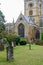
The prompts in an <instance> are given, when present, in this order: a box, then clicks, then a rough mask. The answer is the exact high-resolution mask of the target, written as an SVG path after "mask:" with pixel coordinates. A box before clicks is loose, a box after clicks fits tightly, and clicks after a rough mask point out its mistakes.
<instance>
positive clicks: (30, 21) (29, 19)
mask: <svg viewBox="0 0 43 65" xmlns="http://www.w3.org/2000/svg"><path fill="white" fill-rule="evenodd" d="M24 18H25V19H26V22H28V23H30V24H33V25H35V22H34V21H33V20H32V19H31V18H30V17H28V16H24Z"/></svg>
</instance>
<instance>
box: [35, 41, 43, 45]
mask: <svg viewBox="0 0 43 65" xmlns="http://www.w3.org/2000/svg"><path fill="white" fill-rule="evenodd" d="M35 44H36V45H43V40H36V42H35Z"/></svg>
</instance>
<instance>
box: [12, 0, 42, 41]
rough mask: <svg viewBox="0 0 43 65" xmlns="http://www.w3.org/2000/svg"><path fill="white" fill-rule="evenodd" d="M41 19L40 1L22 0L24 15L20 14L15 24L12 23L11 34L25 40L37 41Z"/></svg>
mask: <svg viewBox="0 0 43 65" xmlns="http://www.w3.org/2000/svg"><path fill="white" fill-rule="evenodd" d="M42 17H43V1H42V0H24V15H23V14H22V13H20V15H19V17H18V19H17V21H16V23H14V22H13V23H14V24H13V32H15V33H16V34H18V35H19V36H20V37H23V38H26V39H27V40H30V39H37V38H38V39H39V38H40V29H39V28H40V26H41V24H42V23H41V20H42V19H41V18H42ZM42 22H43V20H42Z"/></svg>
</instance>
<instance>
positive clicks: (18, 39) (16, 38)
mask: <svg viewBox="0 0 43 65" xmlns="http://www.w3.org/2000/svg"><path fill="white" fill-rule="evenodd" d="M19 42H20V36H18V35H15V43H16V45H18V44H19Z"/></svg>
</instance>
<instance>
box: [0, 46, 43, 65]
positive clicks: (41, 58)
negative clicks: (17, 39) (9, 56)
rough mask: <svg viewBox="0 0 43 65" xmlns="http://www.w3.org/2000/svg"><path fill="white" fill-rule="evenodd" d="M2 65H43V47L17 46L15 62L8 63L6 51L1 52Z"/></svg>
mask: <svg viewBox="0 0 43 65" xmlns="http://www.w3.org/2000/svg"><path fill="white" fill-rule="evenodd" d="M0 65H43V46H37V45H32V50H29V46H28V45H26V46H16V47H15V48H14V61H8V62H7V61H6V50H5V51H0Z"/></svg>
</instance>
